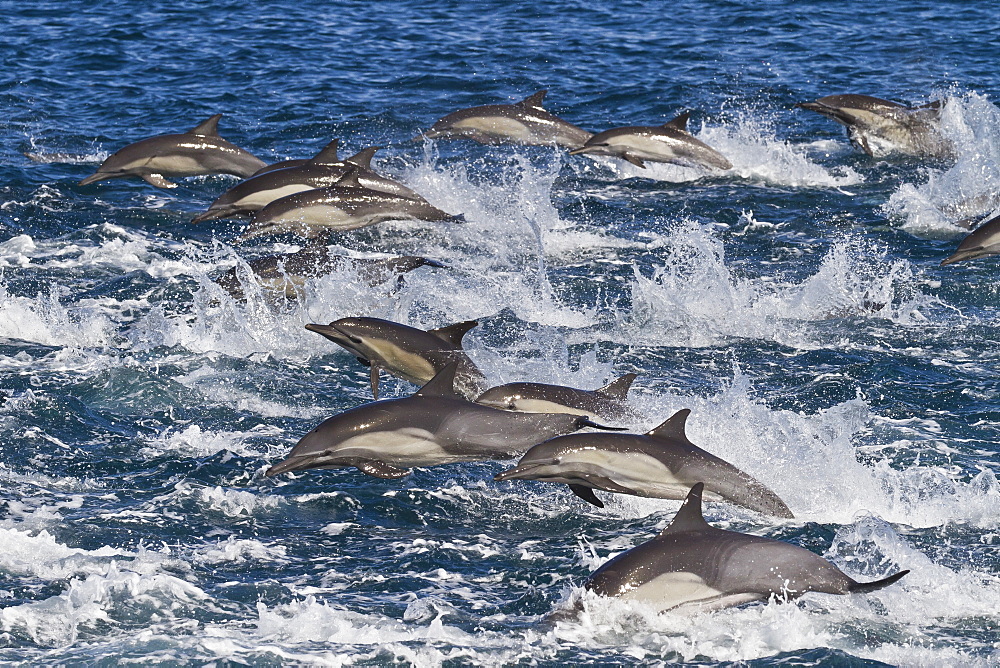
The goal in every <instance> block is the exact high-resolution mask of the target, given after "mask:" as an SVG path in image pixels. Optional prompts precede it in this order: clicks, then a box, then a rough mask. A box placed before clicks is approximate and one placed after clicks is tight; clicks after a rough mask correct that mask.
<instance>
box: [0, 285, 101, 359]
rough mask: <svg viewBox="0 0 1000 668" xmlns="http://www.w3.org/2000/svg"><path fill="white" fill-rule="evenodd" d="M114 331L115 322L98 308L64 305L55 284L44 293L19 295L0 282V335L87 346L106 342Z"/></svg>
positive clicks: (65, 344) (63, 345) (51, 343)
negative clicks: (35, 295)
mask: <svg viewBox="0 0 1000 668" xmlns="http://www.w3.org/2000/svg"><path fill="white" fill-rule="evenodd" d="M116 332H117V327H116V326H115V323H114V322H113V321H112V320H111V319H110V318H109V317H108V316H107V315H106V314H105V313H103V312H102V311H100V310H99V309H95V308H93V307H86V306H64V305H63V304H62V302H61V301H60V290H59V289H58V288H56V286H54V285H53V286H52V287H51V289H50V290H49V292H48V293H47V294H43V295H40V296H38V297H21V296H17V295H12V294H10V292H8V290H7V287H6V286H5V285H3V284H0V338H12V339H20V340H22V341H30V342H32V343H40V344H42V345H48V346H62V347H67V348H86V347H97V346H106V345H109V344H110V343H111V342H112V340H113V337H114V336H115V334H116Z"/></svg>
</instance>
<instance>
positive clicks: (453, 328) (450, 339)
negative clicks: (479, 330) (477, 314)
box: [427, 320, 479, 349]
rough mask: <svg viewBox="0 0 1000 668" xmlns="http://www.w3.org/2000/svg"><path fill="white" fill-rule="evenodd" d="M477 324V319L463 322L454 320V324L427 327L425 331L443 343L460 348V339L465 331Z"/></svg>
mask: <svg viewBox="0 0 1000 668" xmlns="http://www.w3.org/2000/svg"><path fill="white" fill-rule="evenodd" d="M478 324H479V321H478V320H466V321H465V322H456V323H455V324H454V325H448V326H447V327H438V328H437V329H428V330H427V333H428V334H433V335H434V336H436V337H438V338H439V339H441V340H442V341H444V342H445V343H450V344H451V345H453V346H455V347H456V348H458V349H461V348H462V339H463V338H464V337H465V335H466V333H467V332H468V331H469V330H470V329H472V328H473V327H475V326H476V325H478Z"/></svg>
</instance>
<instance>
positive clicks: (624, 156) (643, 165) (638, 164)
mask: <svg viewBox="0 0 1000 668" xmlns="http://www.w3.org/2000/svg"><path fill="white" fill-rule="evenodd" d="M620 157H621V159H622V160H626V161H628V162H631V163H632V164H633V165H635V166H636V167H641V168H642V169H646V163H644V162H643V161H642V160H640V159H639V158H637V157H636V156H634V155H632V154H631V153H622V154H621V156H620Z"/></svg>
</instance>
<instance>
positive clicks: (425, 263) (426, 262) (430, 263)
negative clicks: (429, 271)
mask: <svg viewBox="0 0 1000 668" xmlns="http://www.w3.org/2000/svg"><path fill="white" fill-rule="evenodd" d="M419 259H420V264H419V265H417V266H419V267H434V268H435V269H447V268H448V265H446V264H445V263H444V262H438V261H437V260H430V259H428V258H426V257H422V258H419Z"/></svg>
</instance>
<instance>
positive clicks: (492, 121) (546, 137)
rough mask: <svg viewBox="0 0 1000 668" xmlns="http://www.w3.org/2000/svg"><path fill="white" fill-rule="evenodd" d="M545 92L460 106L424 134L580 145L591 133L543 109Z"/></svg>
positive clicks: (483, 140) (485, 140)
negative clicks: (514, 99)
mask: <svg viewBox="0 0 1000 668" xmlns="http://www.w3.org/2000/svg"><path fill="white" fill-rule="evenodd" d="M547 92H548V91H545V90H540V91H538V92H537V93H535V94H534V95H530V96H528V97H526V98H525V99H523V100H521V101H520V102H516V103H514V104H487V105H484V106H481V107H469V108H468V109H460V110H459V111H455V112H452V113H450V114H448V115H447V116H445V117H444V118H442V119H441V120H439V121H438V122H437V123H435V124H434V125H433V126H431V129H430V130H428V131H427V132H425V133H424V134H423V137H427V138H428V139H437V138H445V139H472V140H475V141H477V142H479V143H481V144H505V143H514V144H531V145H541V146H551V145H556V146H562V147H564V148H575V147H577V146H580V145H581V144H583V143H584V142H585V141H587V140H588V139H589V138H590V137H591V135H592V134H593V133H591V132H587V131H586V130H583V129H582V128H578V127H576V126H575V125H573V124H572V123H567V122H566V121H564V120H563V119H561V118H559V117H558V116H553V115H552V114H550V113H549V112H547V111H545V109H544V108H543V107H542V100H544V99H545V94H546V93H547ZM419 138H420V137H418V139H419Z"/></svg>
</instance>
